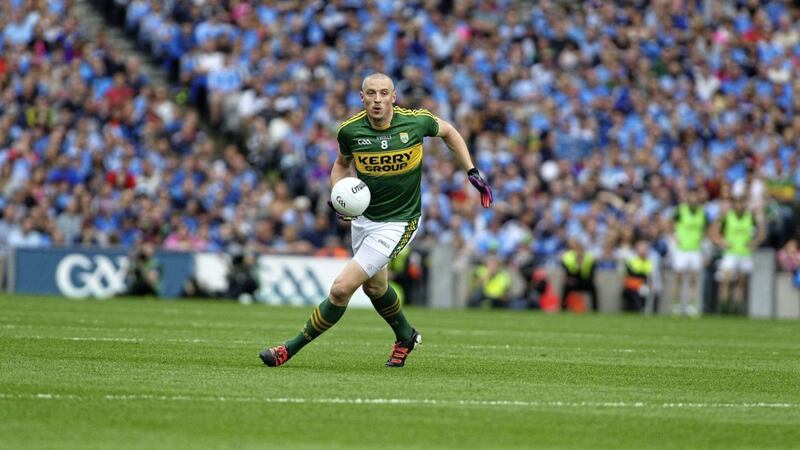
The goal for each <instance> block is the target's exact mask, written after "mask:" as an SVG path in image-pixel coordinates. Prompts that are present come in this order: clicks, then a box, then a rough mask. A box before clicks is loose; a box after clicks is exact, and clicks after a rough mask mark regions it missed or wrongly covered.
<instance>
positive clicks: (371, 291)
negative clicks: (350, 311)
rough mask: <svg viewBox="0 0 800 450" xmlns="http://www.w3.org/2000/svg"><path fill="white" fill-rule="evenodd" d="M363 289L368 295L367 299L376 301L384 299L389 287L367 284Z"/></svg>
mask: <svg viewBox="0 0 800 450" xmlns="http://www.w3.org/2000/svg"><path fill="white" fill-rule="evenodd" d="M362 289H363V290H364V293H365V294H367V297H369V298H371V299H373V300H374V299H377V298H381V297H383V295H384V294H386V291H387V290H388V286H385V285H381V284H365V285H364V286H363V287H362Z"/></svg>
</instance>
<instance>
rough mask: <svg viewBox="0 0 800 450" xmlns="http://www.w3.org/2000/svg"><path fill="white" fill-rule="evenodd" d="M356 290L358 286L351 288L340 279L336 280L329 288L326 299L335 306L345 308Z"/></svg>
mask: <svg viewBox="0 0 800 450" xmlns="http://www.w3.org/2000/svg"><path fill="white" fill-rule="evenodd" d="M356 289H358V286H352V285H350V284H349V283H347V282H345V281H343V280H342V279H341V278H337V279H336V280H335V281H334V282H333V285H332V286H331V290H330V294H329V296H328V298H329V299H330V301H331V303H333V304H334V305H336V306H347V304H348V303H349V302H350V297H352V296H353V293H354V292H355V291H356Z"/></svg>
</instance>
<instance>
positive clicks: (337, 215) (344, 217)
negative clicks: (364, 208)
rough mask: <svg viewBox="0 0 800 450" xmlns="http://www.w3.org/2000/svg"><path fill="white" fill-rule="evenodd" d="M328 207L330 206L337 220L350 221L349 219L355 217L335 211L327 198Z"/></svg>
mask: <svg viewBox="0 0 800 450" xmlns="http://www.w3.org/2000/svg"><path fill="white" fill-rule="evenodd" d="M328 208H330V209H331V211H333V212H335V213H336V218H338V219H339V220H343V221H345V222H350V221H351V220H353V219H355V216H345V215H344V214H342V213H340V212H339V211H337V210H336V208H334V207H333V203H331V201H330V200H328Z"/></svg>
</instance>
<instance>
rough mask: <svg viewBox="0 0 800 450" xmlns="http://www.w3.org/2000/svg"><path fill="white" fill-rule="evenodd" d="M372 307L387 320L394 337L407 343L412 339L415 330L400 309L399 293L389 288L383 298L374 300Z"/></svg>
mask: <svg viewBox="0 0 800 450" xmlns="http://www.w3.org/2000/svg"><path fill="white" fill-rule="evenodd" d="M371 300H372V306H374V307H375V310H376V311H378V314H380V315H381V317H383V319H384V320H386V323H388V324H389V326H390V327H392V330H394V335H395V336H396V337H397V340H398V341H407V340H409V339H411V335H412V334H414V330H412V329H411V325H410V324H409V323H408V321H407V320H406V316H404V315H403V310H402V309H401V308H400V300H398V299H397V292H395V291H394V289H392V286H389V289H388V290H387V291H386V293H385V294H383V297H380V298H373V299H371Z"/></svg>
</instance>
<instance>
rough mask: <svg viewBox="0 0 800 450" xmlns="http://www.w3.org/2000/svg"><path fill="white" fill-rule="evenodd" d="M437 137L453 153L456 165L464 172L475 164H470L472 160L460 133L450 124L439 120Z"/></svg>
mask: <svg viewBox="0 0 800 450" xmlns="http://www.w3.org/2000/svg"><path fill="white" fill-rule="evenodd" d="M439 137H441V138H442V140H443V141H444V143H445V144H446V145H447V147H448V148H449V149H450V151H451V152H453V156H455V158H456V163H457V164H458V165H459V167H461V168H462V169H463V170H464V172H467V171H469V170H470V169H472V168H473V167H475V164H473V163H472V158H471V157H470V156H469V149H467V143H466V141H464V138H463V137H462V136H461V133H459V132H458V130H456V129H455V127H453V126H452V125H451V124H450V123H448V122H446V121H444V120H441V119H439Z"/></svg>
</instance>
